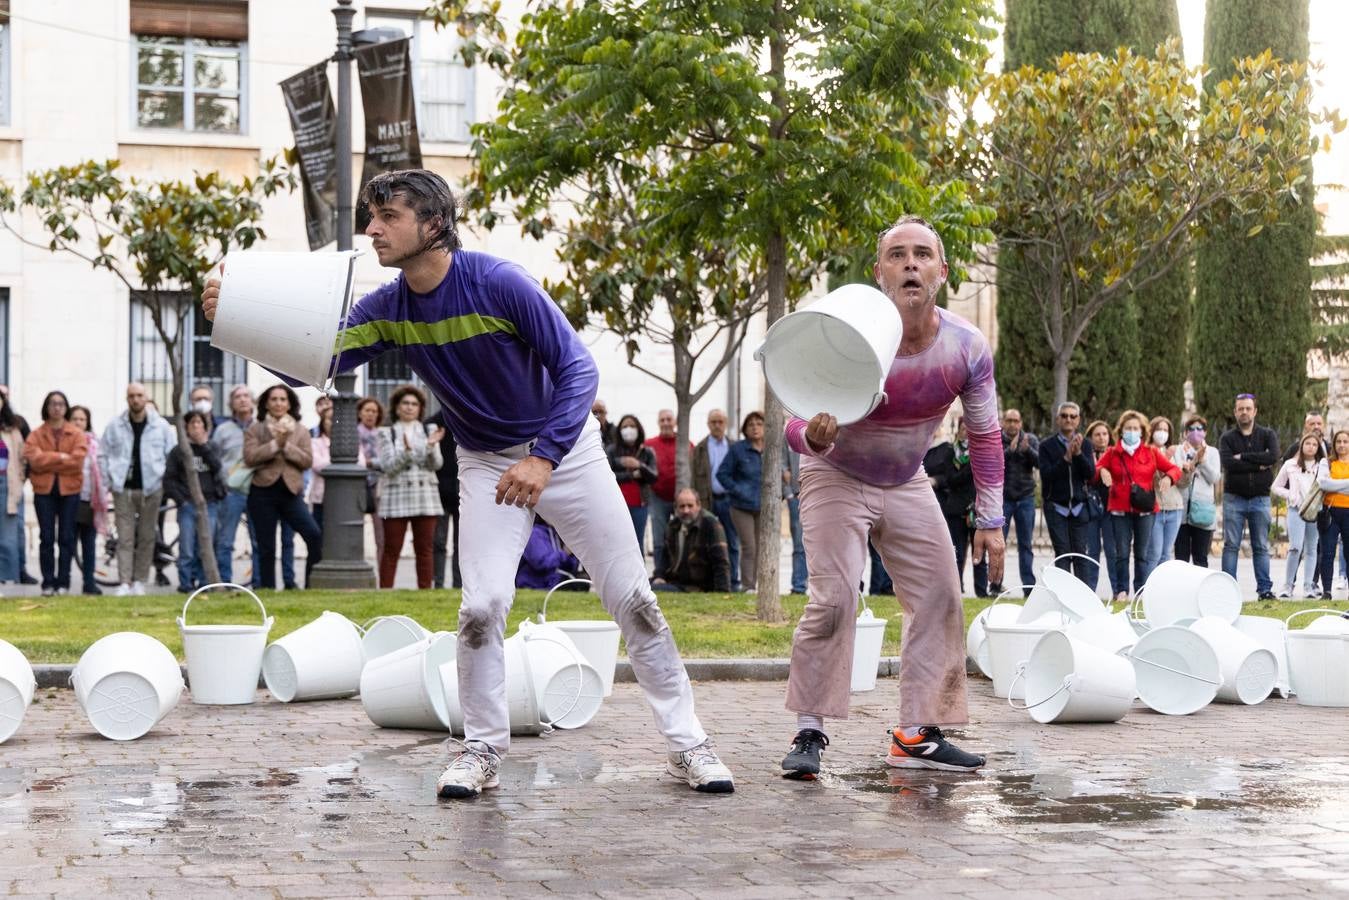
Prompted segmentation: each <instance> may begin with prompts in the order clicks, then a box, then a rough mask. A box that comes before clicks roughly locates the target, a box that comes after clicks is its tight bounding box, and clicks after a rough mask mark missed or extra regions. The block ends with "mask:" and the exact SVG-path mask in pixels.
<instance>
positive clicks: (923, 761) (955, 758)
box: [885, 725, 984, 772]
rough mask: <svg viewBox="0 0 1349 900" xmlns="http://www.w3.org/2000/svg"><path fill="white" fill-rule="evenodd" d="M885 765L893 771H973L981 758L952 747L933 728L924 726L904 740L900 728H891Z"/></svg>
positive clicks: (977, 766) (932, 726)
mask: <svg viewBox="0 0 1349 900" xmlns="http://www.w3.org/2000/svg"><path fill="white" fill-rule="evenodd" d="M885 763H886V765H889V766H894V767H895V768H896V769H941V770H943V771H947V772H973V771H974V770H975V769H978V768H980V767H982V766H983V764H984V758H983V757H982V756H976V755H975V754H973V753H966V752H965V751H964V750H961V749H960V748H959V747H957V746H956V745H955V744H952V743H951V742H950V741H948V740H947V739H946V737H945V736H944V735H943V734H942V733H941V729H940V728H938V727H937V726H936V725H925V726H923V727H922V728H920V729H918V734H916V735H914V736H913V737H912V738H906V737H904V729H903V728H892V729H891V730H890V753H889V755H888V756H886V757H885Z"/></svg>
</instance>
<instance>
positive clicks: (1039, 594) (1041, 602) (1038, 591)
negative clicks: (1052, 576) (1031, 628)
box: [1004, 583, 1063, 625]
mask: <svg viewBox="0 0 1349 900" xmlns="http://www.w3.org/2000/svg"><path fill="white" fill-rule="evenodd" d="M1012 590H1014V588H1009V589H1008V590H1007V591H1004V593H1010V592H1011V591H1012ZM1062 613H1063V605H1062V604H1061V603H1059V598H1058V597H1057V596H1055V594H1054V592H1053V591H1051V590H1050V589H1049V586H1048V585H1046V584H1042V583H1037V584H1036V585H1035V586H1034V587H1032V588H1031V589H1030V593H1029V594H1027V595H1026V602H1025V604H1024V605H1023V606H1022V607H1021V611H1020V613H1019V614H1018V615H1017V619H1016V620H1017V622H1018V623H1019V624H1021V625H1025V624H1027V623H1029V622H1034V621H1037V620H1039V619H1042V618H1044V617H1045V616H1047V615H1050V614H1053V615H1056V616H1057V615H1062Z"/></svg>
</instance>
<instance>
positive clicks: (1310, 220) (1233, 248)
mask: <svg viewBox="0 0 1349 900" xmlns="http://www.w3.org/2000/svg"><path fill="white" fill-rule="evenodd" d="M1308 27H1309V13H1308V0H1288V2H1286V3H1281V4H1279V6H1278V11H1277V14H1271V7H1270V6H1269V5H1268V4H1266V3H1256V2H1254V0H1209V3H1208V10H1207V17H1206V19H1205V23H1204V62H1205V64H1206V65H1207V66H1208V67H1209V68H1210V70H1211V72H1210V74H1209V76H1208V78H1209V80H1210V83H1212V82H1213V81H1217V80H1221V79H1224V78H1227V77H1230V76H1231V75H1232V74H1233V72H1234V71H1235V65H1234V62H1233V61H1234V60H1235V59H1242V58H1245V57H1249V56H1256V55H1258V54H1260V53H1262V52H1264V51H1265V50H1266V49H1269V50H1271V51H1272V52H1273V54H1274V55H1275V56H1276V57H1278V58H1280V59H1283V60H1287V61H1297V60H1306V59H1307V55H1308V43H1309V38H1308V33H1307V32H1308ZM1307 176H1308V177H1307V180H1306V181H1305V182H1303V184H1302V192H1301V202H1300V203H1293V202H1291V201H1289V202H1288V204H1287V207H1286V210H1287V212H1286V215H1284V216H1283V217H1282V218H1281V219H1280V220H1279V222H1277V223H1275V224H1274V225H1272V226H1266V227H1265V229H1264V230H1263V231H1262V232H1261V233H1260V234H1258V235H1256V236H1255V237H1253V238H1251V237H1247V235H1246V232H1245V230H1243V229H1240V228H1229V229H1225V230H1222V231H1216V232H1214V233H1213V234H1211V235H1210V236H1208V237H1207V238H1206V239H1205V241H1204V242H1203V244H1202V245H1201V246H1200V248H1199V254H1198V256H1197V258H1196V262H1195V320H1194V329H1193V338H1192V351H1193V352H1192V356H1193V360H1194V382H1195V384H1194V387H1195V400H1196V402H1197V404H1198V406H1199V409H1200V411H1201V412H1203V413H1205V414H1206V415H1208V416H1209V417H1211V418H1218V419H1220V420H1221V419H1222V418H1228V419H1230V417H1231V413H1232V402H1233V397H1235V395H1236V394H1238V393H1243V392H1250V393H1253V394H1255V395H1256V397H1257V401H1258V404H1259V407H1260V418H1261V421H1263V423H1264V424H1266V425H1270V426H1272V427H1275V428H1277V429H1279V431H1280V432H1281V433H1282V434H1285V435H1287V434H1291V433H1293V432H1294V431H1295V430H1296V429H1297V428H1298V427H1299V426H1300V424H1301V422H1302V416H1303V413H1304V412H1305V410H1303V408H1302V407H1303V405H1304V398H1305V391H1306V386H1307V350H1308V348H1309V347H1310V346H1311V343H1312V340H1313V334H1312V298H1311V263H1310V257H1311V255H1312V252H1313V249H1312V248H1313V241H1314V238H1315V234H1316V214H1315V211H1314V210H1313V208H1312V194H1313V189H1312V179H1311V172H1310V167H1309V169H1308V171H1307Z"/></svg>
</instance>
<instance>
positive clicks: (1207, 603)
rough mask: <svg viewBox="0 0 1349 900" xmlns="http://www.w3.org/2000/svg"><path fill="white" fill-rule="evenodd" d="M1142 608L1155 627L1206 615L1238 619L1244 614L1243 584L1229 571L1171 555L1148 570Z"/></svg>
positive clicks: (1232, 620)
mask: <svg viewBox="0 0 1349 900" xmlns="http://www.w3.org/2000/svg"><path fill="white" fill-rule="evenodd" d="M1143 612H1144V614H1145V616H1146V617H1147V620H1148V622H1149V623H1151V624H1152V626H1153V627H1154V628H1156V627H1160V626H1164V625H1174V624H1175V623H1176V622H1177V621H1179V620H1181V619H1198V618H1201V617H1203V616H1216V617H1218V618H1220V619H1222V620H1223V621H1225V622H1235V621H1236V620H1237V616H1239V615H1241V588H1240V586H1239V585H1238V584H1237V580H1236V579H1235V578H1233V577H1232V576H1231V575H1228V574H1227V573H1226V572H1222V571H1220V570H1217V569H1206V568H1204V567H1203V566H1196V565H1194V564H1193V563H1187V562H1184V561H1183V560H1179V559H1170V560H1167V561H1166V562H1164V563H1162V564H1161V565H1159V566H1157V568H1155V569H1153V570H1152V572H1150V573H1149V574H1148V584H1147V590H1146V591H1145V592H1144V593H1143Z"/></svg>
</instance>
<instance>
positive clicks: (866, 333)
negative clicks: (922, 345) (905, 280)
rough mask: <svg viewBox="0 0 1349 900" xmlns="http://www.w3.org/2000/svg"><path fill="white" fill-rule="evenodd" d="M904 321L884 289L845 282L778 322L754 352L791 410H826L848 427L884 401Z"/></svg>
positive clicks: (808, 415) (804, 413) (776, 392)
mask: <svg viewBox="0 0 1349 900" xmlns="http://www.w3.org/2000/svg"><path fill="white" fill-rule="evenodd" d="M903 335H904V326H903V324H902V323H901V321H900V318H899V311H898V310H897V309H895V305H894V304H893V303H891V302H890V298H888V297H886V296H885V295H884V294H882V293H881V292H880V291H879V290H877V289H876V288H874V287H872V286H871V285H866V284H846V285H844V286H843V287H841V288H838V289H836V290H833V291H830V292H829V293H828V294H826V295H825V296H823V297H821V298H820V299H819V300H816V301H815V302H814V303H812V304H811V305H810V306H807V307H805V308H804V309H799V310H797V311H796V312H794V313H792V314H791V315H787V316H783V317H782V318H781V319H778V320H777V321H776V322H774V323H773V327H771V328H769V329H768V334H767V335H766V336H765V337H764V342H763V344H762V345H761V346H760V347H759V349H758V350H756V351H754V358H755V359H757V360H759V361H761V362H762V363H763V369H764V380H766V381H767V382H768V386H769V387H770V388H771V389H772V391H773V393H774V395H776V396H777V398H778V400H780V401H781V402H782V405H783V406H784V407H785V408H786V409H787V411H788V412H790V413H792V414H793V415H796V416H800V417H801V418H803V419H809V418H811V417H812V416H814V415H815V414H816V413H821V412H827V413H829V414H830V415H832V416H834V417H835V418H837V419H838V423H839V424H840V425H847V424H848V423H850V422H856V421H858V420H860V419H864V418H866V417H867V416H868V415H869V414H870V413H871V411H872V410H874V409H875V408H876V407H877V406H879V405H880V404H881V403H883V402H884V401H885V379H886V377H887V376H888V375H889V374H890V366H891V364H893V363H894V361H895V354H896V353H898V352H899V342H900V339H901V338H902V337H903Z"/></svg>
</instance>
